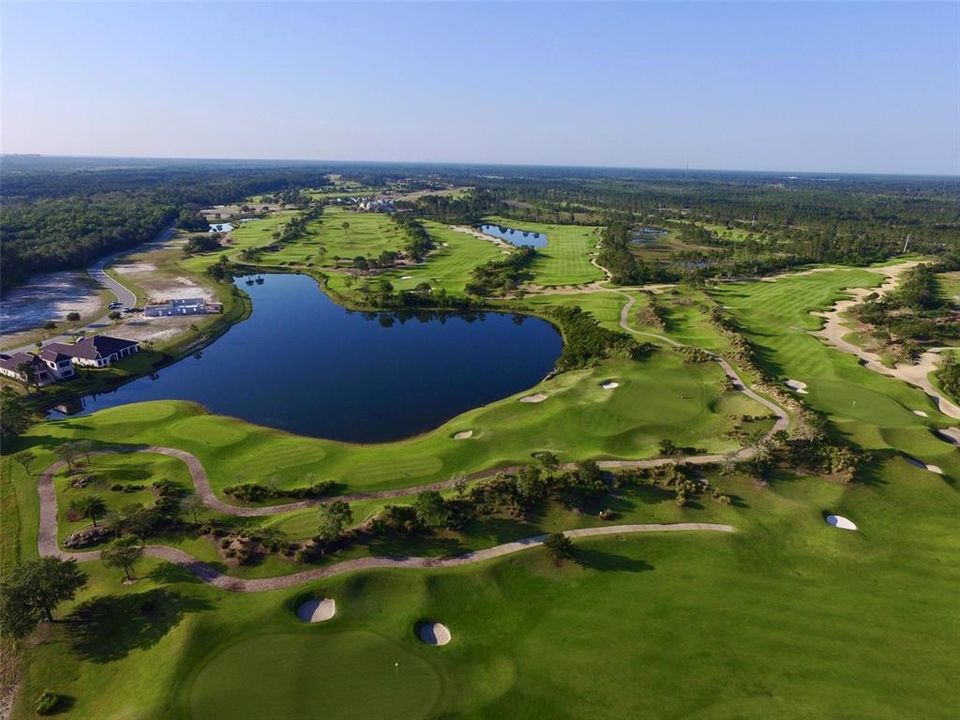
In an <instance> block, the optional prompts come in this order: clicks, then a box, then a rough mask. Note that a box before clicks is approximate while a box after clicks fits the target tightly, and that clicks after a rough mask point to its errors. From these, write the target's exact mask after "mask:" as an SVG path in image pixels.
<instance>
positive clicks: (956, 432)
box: [937, 427, 960, 445]
mask: <svg viewBox="0 0 960 720" xmlns="http://www.w3.org/2000/svg"><path fill="white" fill-rule="evenodd" d="M937 435H939V436H940V437H941V438H942V439H943V440H946V441H947V442H948V443H953V444H954V445H960V427H948V428H939V429H938V430H937Z"/></svg>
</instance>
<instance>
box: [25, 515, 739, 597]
mask: <svg viewBox="0 0 960 720" xmlns="http://www.w3.org/2000/svg"><path fill="white" fill-rule="evenodd" d="M54 503H55V501H54ZM53 511H54V517H53V527H52V537H53V542H52V543H51V542H50V541H49V537H50V531H51V528H47V530H48V532H47V533H41V536H40V541H39V543H38V544H39V550H40V555H41V556H42V557H58V558H62V559H71V558H72V559H76V560H79V561H89V560H97V559H99V558H100V551H99V550H89V551H86V552H76V553H68V552H62V551H61V550H59V549H58V548H57V545H56V515H55V513H56V507H55V505H54V508H53ZM48 521H49V518H48V517H46V516H45V515H44V514H43V512H41V529H42V525H43V523H44V522H48ZM735 531H736V529H735V528H734V527H733V526H732V525H721V524H717V523H673V524H658V523H650V524H644V525H604V526H601V527H593V528H579V529H576V530H566V531H564V533H563V534H564V535H566V536H567V537H569V538H588V537H601V536H605V535H627V534H633V533H667V532H719V533H732V532H735ZM44 537H46V538H47V540H46V541H45V540H44ZM546 538H547V536H546V535H534V536H533V537H528V538H523V539H522V540H515V541H513V542H508V543H503V544H502V545H494V546H493V547H490V548H484V549H483V550H475V551H473V552H469V553H465V554H463V555H455V556H451V557H443V558H431V557H378V556H372V557H364V558H355V559H353V560H343V561H341V562H338V563H333V564H332V565H328V566H326V567H322V568H315V569H312V570H304V571H302V572H298V573H293V574H291V575H278V576H276V577H268V578H254V579H246V578H238V577H232V576H230V575H225V574H224V573H222V572H220V571H219V570H217V569H216V568H214V567H213V566H211V565H208V564H207V563H205V562H201V561H200V560H197V559H196V558H195V557H193V556H192V555H190V554H189V553H186V552H184V551H183V550H180V549H178V548H173V547H168V546H166V545H147V546H146V550H145V553H146V554H147V555H149V556H150V557H155V558H160V559H162V560H166V561H167V562H170V563H173V564H174V565H178V566H180V567H182V568H183V569H184V570H186V571H187V572H189V573H190V574H191V575H193V576H195V577H197V578H199V579H200V580H202V581H203V582H205V583H207V584H209V585H213V586H214V587H218V588H220V589H221V590H229V591H230V592H264V591H267V590H281V589H284V588H291V587H295V586H297V585H300V584H302V583H306V582H312V581H314V580H322V579H324V578H328V577H333V576H335V575H342V574H343V573H348V572H355V571H358V570H371V569H377V568H417V569H432V568H448V567H460V566H462V565H472V564H474V563H480V562H484V561H486V560H493V559H494V558H499V557H503V556H504V555H511V554H513V553H516V552H520V551H521V550H527V549H529V548H532V547H537V546H539V545H542V544H543V541H544V540H545V539H546Z"/></svg>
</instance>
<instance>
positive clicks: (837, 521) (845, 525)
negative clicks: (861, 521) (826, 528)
mask: <svg viewBox="0 0 960 720" xmlns="http://www.w3.org/2000/svg"><path fill="white" fill-rule="evenodd" d="M826 520H827V525H833V527H835V528H840V529H841V530H856V529H857V526H856V525H855V524H854V523H853V522H852V521H850V520H848V519H847V518H845V517H844V516H843V515H827V517H826Z"/></svg>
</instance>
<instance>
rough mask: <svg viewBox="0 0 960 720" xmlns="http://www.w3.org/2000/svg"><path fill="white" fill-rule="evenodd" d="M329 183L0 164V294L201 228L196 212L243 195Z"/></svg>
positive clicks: (249, 171) (218, 172)
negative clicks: (166, 233)
mask: <svg viewBox="0 0 960 720" xmlns="http://www.w3.org/2000/svg"><path fill="white" fill-rule="evenodd" d="M327 182H329V181H328V180H327V178H326V176H325V175H324V174H323V173H321V172H318V171H316V170H301V169H290V168H276V167H263V168H261V167H219V166H217V165H213V166H210V167H208V166H206V165H196V166H194V165H187V166H185V167H181V166H180V165H179V164H176V163H174V164H173V165H170V166H168V165H159V166H158V167H151V168H140V167H134V168H126V167H120V168H110V167H107V168H101V167H95V168H94V169H91V168H89V167H85V166H84V167H80V168H79V169H72V168H71V167H70V166H69V165H68V167H67V168H66V169H64V168H60V169H46V168H45V166H44V165H43V164H42V163H41V164H40V166H39V167H34V166H31V165H27V166H26V167H23V163H22V162H16V161H14V162H11V161H10V160H8V159H7V158H4V161H3V165H2V172H0V188H2V195H0V201H2V210H0V265H2V267H3V273H2V276H0V289H2V290H3V291H6V290H9V289H10V288H12V287H14V286H16V285H17V284H19V283H21V282H23V281H25V280H26V279H27V278H29V277H30V276H31V275H33V274H35V273H38V272H51V271H55V270H63V269H73V268H81V267H85V266H86V265H88V264H89V263H91V262H92V261H94V260H95V259H97V258H99V257H101V256H103V255H106V254H109V253H111V252H115V251H118V250H123V249H125V248H129V247H133V246H135V245H139V244H141V243H144V242H147V241H149V240H152V239H153V238H155V237H156V236H157V235H158V234H160V233H161V232H162V231H163V229H164V228H166V227H168V226H170V225H172V224H173V223H174V222H177V223H178V224H180V225H182V226H185V227H187V228H189V229H200V228H202V227H204V225H203V224H202V219H201V218H198V217H197V213H196V210H197V209H199V208H201V207H207V206H210V205H214V204H218V203H227V202H233V201H237V200H242V199H243V198H246V197H248V196H249V195H251V194H256V193H263V192H276V191H283V190H287V189H290V188H299V187H319V186H322V185H324V184H326V183H327Z"/></svg>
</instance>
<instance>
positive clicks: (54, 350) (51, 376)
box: [0, 335, 140, 386]
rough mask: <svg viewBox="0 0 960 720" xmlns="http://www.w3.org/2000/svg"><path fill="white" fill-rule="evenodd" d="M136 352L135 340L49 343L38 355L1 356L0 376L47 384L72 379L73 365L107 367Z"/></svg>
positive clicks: (96, 337)
mask: <svg viewBox="0 0 960 720" xmlns="http://www.w3.org/2000/svg"><path fill="white" fill-rule="evenodd" d="M139 351H140V344H139V343H137V342H136V341H135V340H121V339H120V338H114V337H109V336H107V335H94V336H93V337H89V338H84V339H82V340H80V341H78V342H76V343H73V344H72V345H71V344H68V343H50V344H49V345H47V346H46V347H44V348H41V349H40V352H38V353H25V352H19V353H13V354H12V355H7V354H3V353H0V375H5V376H6V377H9V378H13V379H14V380H19V381H20V382H29V383H32V384H34V385H38V386H39V385H49V384H50V383H54V382H59V381H60V380H69V379H70V378H72V377H75V376H76V374H77V370H76V367H75V366H76V365H82V366H85V367H98V368H100V367H108V366H109V365H112V364H113V363H115V362H116V361H117V360H120V359H121V358H125V357H129V356H130V355H133V354H134V353H136V352H139Z"/></svg>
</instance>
